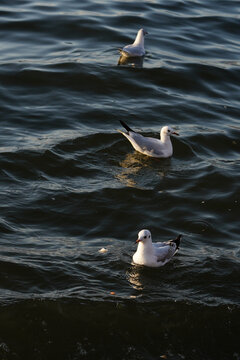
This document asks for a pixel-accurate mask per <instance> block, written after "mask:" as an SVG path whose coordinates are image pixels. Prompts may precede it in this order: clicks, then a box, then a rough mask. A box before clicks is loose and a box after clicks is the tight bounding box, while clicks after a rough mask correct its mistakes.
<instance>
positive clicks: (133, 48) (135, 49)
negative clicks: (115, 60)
mask: <svg viewBox="0 0 240 360" xmlns="http://www.w3.org/2000/svg"><path fill="white" fill-rule="evenodd" d="M146 34H147V31H145V30H144V29H140V30H139V31H138V33H137V36H136V39H135V41H134V43H133V44H131V45H126V46H124V48H123V49H119V51H120V53H121V55H123V56H125V57H136V56H143V55H145V49H144V35H146Z"/></svg>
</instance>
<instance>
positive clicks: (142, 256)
mask: <svg viewBox="0 0 240 360" xmlns="http://www.w3.org/2000/svg"><path fill="white" fill-rule="evenodd" d="M181 237H182V235H178V237H177V238H176V239H175V240H169V241H166V242H157V243H152V236H151V232H150V231H149V230H146V229H144V230H141V231H139V233H138V239H137V240H136V242H137V243H138V247H137V251H136V252H135V254H134V255H133V262H134V264H137V265H145V266H149V267H160V266H163V265H165V264H166V263H167V262H168V261H169V260H171V258H172V257H173V256H174V255H175V254H176V253H177V251H178V249H179V245H180V240H181Z"/></svg>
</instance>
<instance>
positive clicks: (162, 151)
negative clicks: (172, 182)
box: [118, 120, 179, 158]
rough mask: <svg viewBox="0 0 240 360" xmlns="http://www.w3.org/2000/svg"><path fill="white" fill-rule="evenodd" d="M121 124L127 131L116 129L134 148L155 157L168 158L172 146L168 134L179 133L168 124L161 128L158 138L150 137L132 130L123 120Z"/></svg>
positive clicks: (171, 151)
mask: <svg viewBox="0 0 240 360" xmlns="http://www.w3.org/2000/svg"><path fill="white" fill-rule="evenodd" d="M120 123H121V124H122V126H123V127H124V128H125V129H126V130H127V132H124V131H121V130H118V131H119V132H120V133H121V134H123V135H124V136H125V137H126V138H127V139H128V140H129V141H130V143H131V144H132V146H133V147H134V149H135V150H137V151H139V152H140V153H142V154H144V155H148V156H151V157H155V158H168V157H170V156H172V154H173V148H172V143H171V139H170V136H171V135H173V134H174V135H179V134H178V133H177V132H175V131H174V130H173V129H172V128H171V127H170V126H164V127H163V128H162V129H161V133H160V140H159V139H154V138H151V137H145V136H143V135H141V134H138V133H136V132H135V131H134V130H132V129H131V128H130V127H129V126H128V125H127V124H126V123H125V122H124V121H122V120H120Z"/></svg>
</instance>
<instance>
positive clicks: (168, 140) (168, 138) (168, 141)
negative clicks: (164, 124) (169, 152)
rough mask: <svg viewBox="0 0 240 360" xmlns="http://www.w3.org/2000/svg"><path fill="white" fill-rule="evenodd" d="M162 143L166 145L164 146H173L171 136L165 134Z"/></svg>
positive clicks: (162, 135) (162, 136)
mask: <svg viewBox="0 0 240 360" xmlns="http://www.w3.org/2000/svg"><path fill="white" fill-rule="evenodd" d="M160 137H161V142H162V143H164V144H169V143H170V144H171V139H170V136H169V135H167V134H165V133H161V136H160Z"/></svg>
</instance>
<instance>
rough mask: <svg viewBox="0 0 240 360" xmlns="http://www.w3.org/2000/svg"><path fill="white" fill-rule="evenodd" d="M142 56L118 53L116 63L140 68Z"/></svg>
mask: <svg viewBox="0 0 240 360" xmlns="http://www.w3.org/2000/svg"><path fill="white" fill-rule="evenodd" d="M143 58H144V56H135V57H127V56H124V55H120V57H119V59H118V65H128V66H131V67H135V68H142V67H143Z"/></svg>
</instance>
